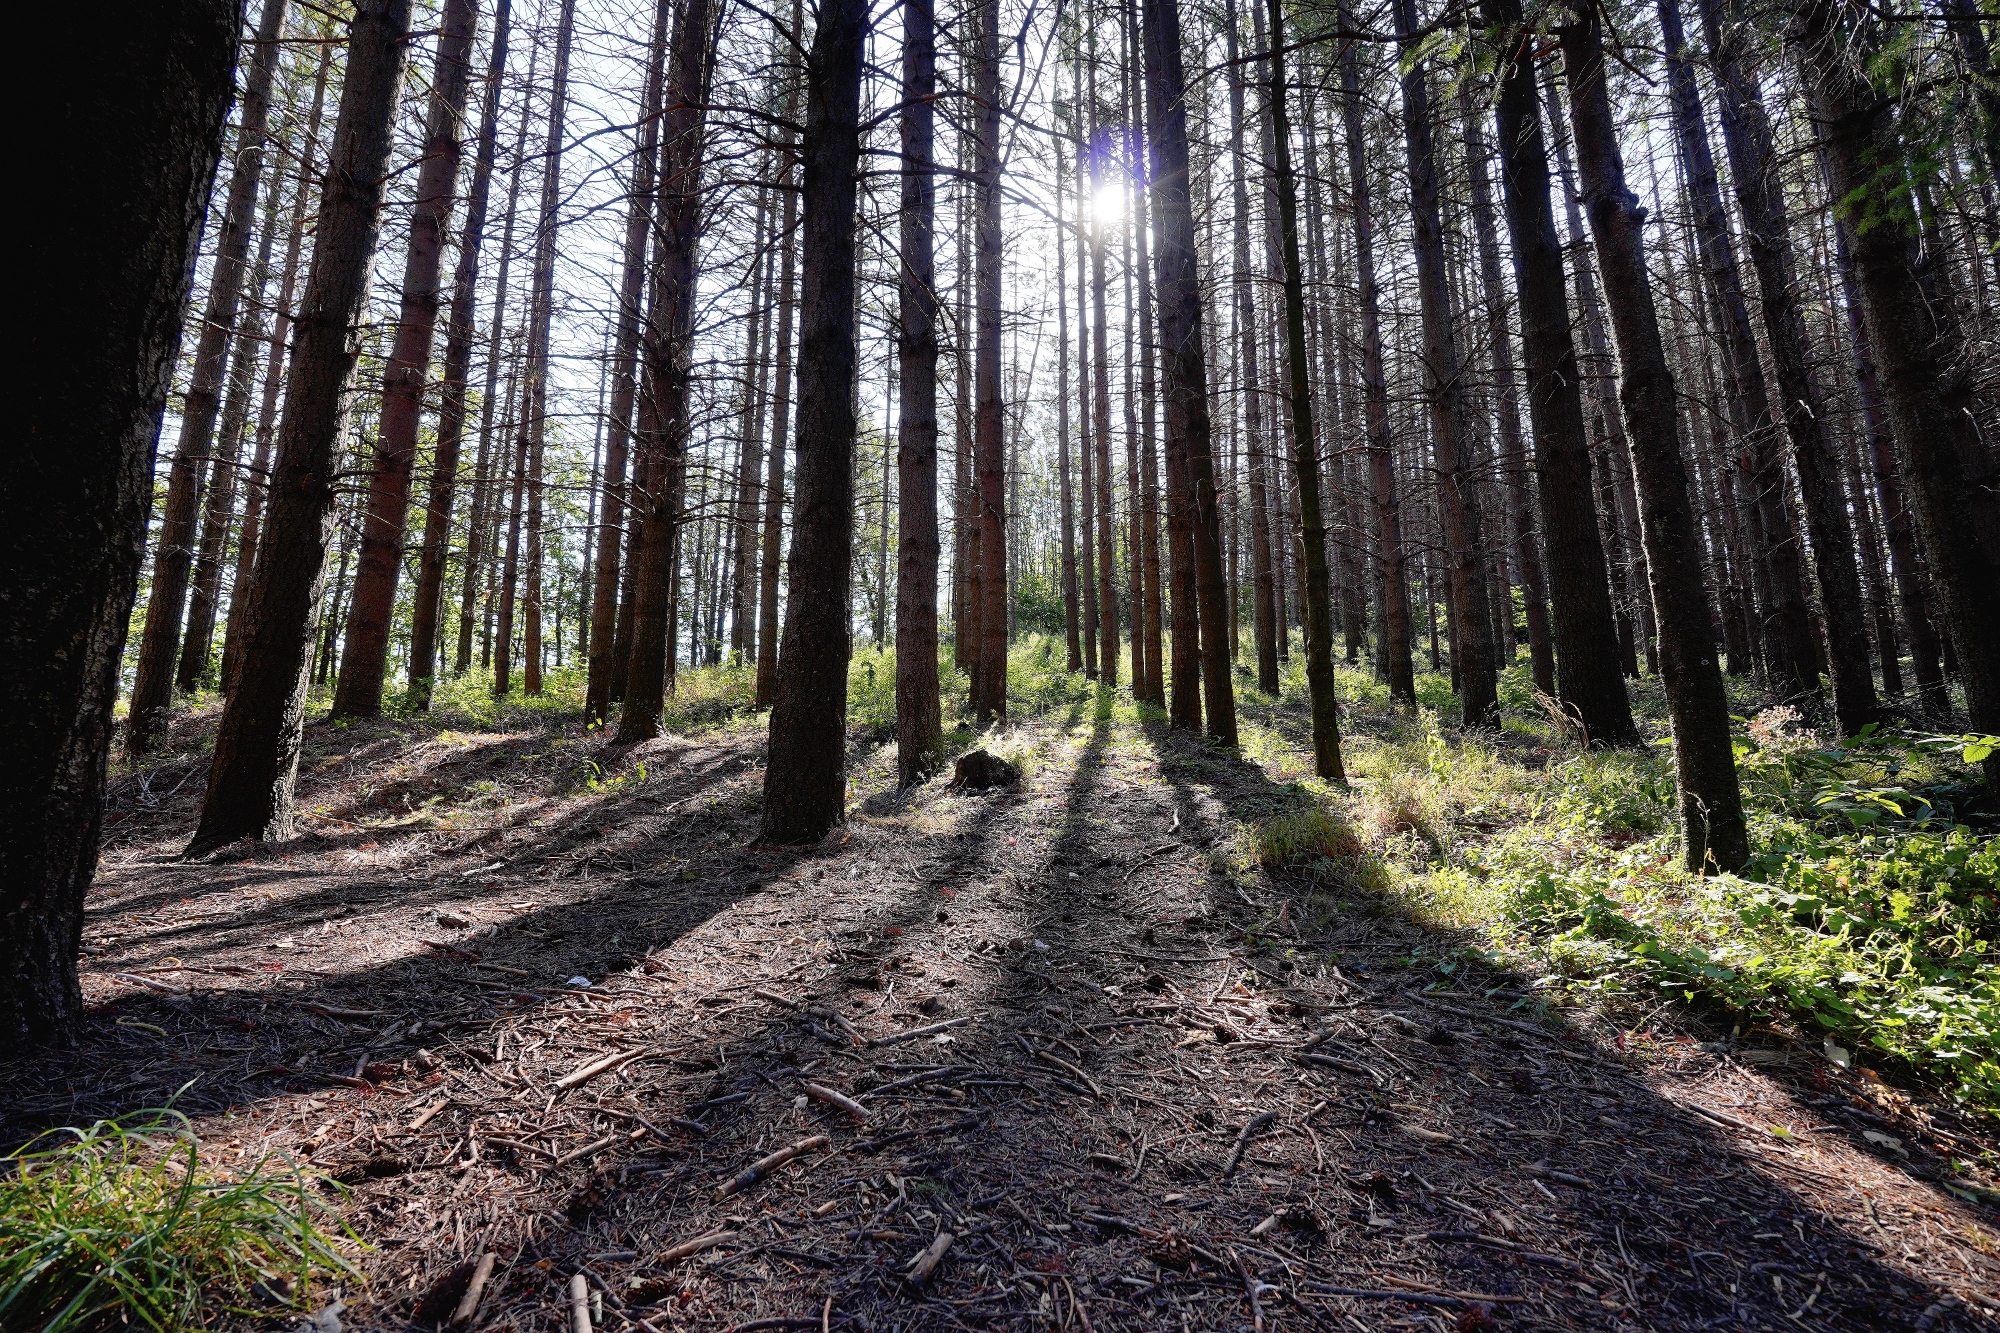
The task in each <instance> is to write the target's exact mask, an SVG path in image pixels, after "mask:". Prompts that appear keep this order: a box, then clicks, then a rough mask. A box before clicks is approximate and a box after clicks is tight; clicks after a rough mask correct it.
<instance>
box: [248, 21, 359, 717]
mask: <svg viewBox="0 0 2000 1333" xmlns="http://www.w3.org/2000/svg"><path fill="white" fill-rule="evenodd" d="M332 64H333V52H332V49H331V48H330V47H326V46H322V47H320V54H319V63H318V68H317V69H316V70H315V72H314V74H313V90H312V103H311V109H310V110H309V111H308V112H307V113H306V127H305V134H304V136H303V137H302V138H301V139H300V140H299V148H298V153H297V156H298V172H297V176H298V184H297V185H296V186H295V187H294V188H293V191H292V209H291V214H292V217H291V223H290V226H289V228H288V230H287V232H286V236H285V268H284V276H282V277H281V278H279V280H278V301H277V305H276V306H275V307H274V308H273V310H272V318H271V352H270V355H269V356H268V357H267V358H265V362H264V396H263V401H262V403H260V404H259V406H258V408H257V451H256V455H255V457H254V459H253V460H252V462H251V464H250V476H249V486H248V487H247V488H246V490H247V494H246V497H245V499H244V503H243V530H242V531H241V532H240V533H239V534H238V535H237V539H236V574H235V577H234V578H232V579H231V580H230V590H231V591H230V597H229V622H228V625H227V627H226V628H225V629H224V630H223V635H222V689H223V692H224V693H228V692H229V691H230V690H232V689H234V688H235V687H236V673H237V669H238V667H239V666H240V664H241V662H242V658H243V633H244V628H245V627H244V617H243V614H242V612H243V607H244V603H245V601H246V600H247V599H246V597H245V596H244V594H246V593H247V592H248V591H249V589H250V571H251V570H252V569H254V568H256V564H257V544H258V540H259V538H260V537H261V535H262V531H263V520H264V503H265V499H266V497H267V495H268V493H269V489H270V488H269V486H268V485H266V482H267V480H268V479H269V477H270V472H271V441H272V439H273V437H274V436H275V435H276V433H277V423H278V394H279V391H280V390H281V389H282V388H283V387H284V374H285V348H286V346H287V345H288V344H289V343H290V341H291V338H290V334H291V328H292V298H293V296H294V294H295V293H296V291H297V283H298V273H299V254H300V252H301V250H303V248H304V246H305V234H306V209H307V206H308V205H309V204H310V202H311V200H312V181H313V178H314V167H313V164H314V163H315V161H316V160H317V158H318V153H319V131H320V118H321V113H322V112H323V111H324V109H325V106H326V76H327V71H328V70H329V69H330V68H331V67H332Z"/></svg>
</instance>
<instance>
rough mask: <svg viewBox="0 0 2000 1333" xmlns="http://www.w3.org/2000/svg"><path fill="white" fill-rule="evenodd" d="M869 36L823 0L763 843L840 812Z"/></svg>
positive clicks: (853, 10) (812, 58)
mask: <svg viewBox="0 0 2000 1333" xmlns="http://www.w3.org/2000/svg"><path fill="white" fill-rule="evenodd" d="M696 3H702V0H696ZM867 41H868V6H867V3H866V0H825V2H824V3H823V4H822V5H821V7H820V11H819V24H818V27H817V29H816V30H815V32H814V33H813V41H812V49H811V52H810V54H809V55H808V56H807V59H806V132H805V140H804V160H805V179H804V182H803V190H802V195H803V203H804V207H805V213H804V236H803V244H802V246H801V249H802V252H803V259H804V265H803V267H804V270H805V271H804V275H803V277H804V282H803V291H802V293H801V299H800V302H799V307H800V321H799V322H800V329H799V419H798V450H799V467H798V500H797V504H796V507H795V509H794V511H793V512H794V517H793V521H792V549H791V554H790V557H789V564H790V567H791V574H790V577H791V588H792V595H791V598H790V600H789V602H788V603H787V605H786V608H785V640H784V645H783V647H782V649H781V650H780V652H779V655H778V690H777V699H776V701H775V703H774V704H773V705H772V708H771V730H770V742H769V750H768V759H767V761H766V764H765V769H764V826H763V834H762V836H763V839H764V840H765V841H766V842H775V843H809V842H816V841H818V840H819V839H820V838H821V837H823V836H824V835H825V834H826V832H827V831H828V830H829V829H831V828H832V827H833V826H834V825H835V824H838V823H839V822H840V821H841V819H842V817H843V815H844V814H845V812H846V798H847V774H846V766H845V760H846V753H847V661H848V654H849V650H850V647H851V643H850V626H849V621H848V593H849V586H850V580H851V577H852V570H853V558H854V550H853V546H854V531H853V526H852V520H853V498H854V472H853V462H854V375H855V348H854V289H855V268H854V256H855V242H854V231H855V194H856V174H857V173H856V168H857V166H858V164H859V162H860V157H861V130H860V115H861V111H860V103H861V70H862V62H863V53H864V51H865V50H866V47H867ZM1003 633H1004V621H1003Z"/></svg>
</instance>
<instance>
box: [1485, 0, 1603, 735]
mask: <svg viewBox="0 0 2000 1333" xmlns="http://www.w3.org/2000/svg"><path fill="white" fill-rule="evenodd" d="M1484 13H1485V15H1486V18H1487V21H1488V22H1489V23H1490V24H1492V25H1493V26H1494V27H1495V28H1496V29H1498V30H1499V32H1500V33H1501V34H1502V37H1501V40H1502V41H1504V42H1505V44H1506V45H1505V47H1504V50H1503V61H1502V64H1501V67H1500V71H1499V80H1500V86H1499V89H1498V92H1497V97H1496V99H1495V104H1494V122H1495V128H1496V130H1497V132H1498V134H1499V138H1500V179H1501V185H1502V193H1503V198H1504V201H1505V206H1506V213H1507V232H1508V238H1509V240H1510V241H1511V242H1512V243H1513V254H1514V290H1515V292H1516V293H1517V294H1518V296H1519V299H1520V303H1521V349H1522V360H1523V362H1524V363H1525V368H1526V371H1527V387H1528V420H1529V423H1530V425H1531V427H1532V428H1533V430H1534V435H1535V479H1536V483H1537V487H1536V489H1537V495H1538V497H1539V499H1540V502H1541V515H1542V538H1543V542H1544V543H1545V545H1546V547H1547V550H1548V558H1549V563H1548V576H1549V594H1550V608H1549V609H1550V617H1549V619H1550V624H1549V629H1550V638H1551V639H1552V640H1553V643H1554V647H1555V655H1556V697H1557V699H1558V700H1559V701H1560V702H1561V703H1562V705H1563V707H1564V709H1565V710H1566V711H1567V712H1569V713H1570V714H1571V716H1573V717H1574V718H1575V719H1576V720H1577V721H1578V722H1579V723H1580V724H1581V725H1582V726H1583V729H1584V732H1585V735H1586V736H1588V738H1589V739H1590V741H1591V743H1593V744H1601V745H1630V744H1635V743H1637V741H1638V739H1639V732H1638V728H1637V727H1636V726H1635V725H1634V724H1633V721H1632V705H1631V701H1630V700H1629V699H1628V698H1627V696H1626V693H1625V680H1624V675H1623V673H1622V672H1621V671H1620V670H1619V665H1618V630H1617V626H1616V623H1615V620H1614V617H1613V614H1612V608H1611V594H1610V582H1609V571H1608V569H1607V567H1606V562H1605V558H1604V544H1603V540H1602V538H1601V537H1600V536H1599V533H1598V524H1597V502H1596V500H1595V498H1594V497H1593V495H1592V491H1591V477H1590V436H1589V433H1588V431H1587V430H1586V428H1585V426H1584V419H1583V394H1582V388H1581V385H1582V379H1583V376H1582V372H1581V370H1580V369H1579V368H1578V366H1577V357H1576V341H1575V339H1574V338H1573V337H1572V336H1571V333H1570V328H1571V323H1570V311H1569V300H1568V297H1567V294H1566V291H1565V286H1564V281H1563V259H1562V244H1561V242H1560V241H1559V240H1558V239H1557V236H1556V219H1555V209H1554V205H1553V203H1552V201H1551V199H1550V194H1549V158H1548V150H1547V148H1546V146H1545V143H1544V140H1543V137H1542V123H1541V114H1540V111H1539V103H1540V100H1541V99H1540V95H1539V93H1538V92H1537V90H1536V84H1535V71H1534V66H1533V63H1532V52H1533V43H1534V40H1535V39H1534V35H1533V33H1532V32H1531V31H1527V30H1524V29H1523V28H1522V26H1521V6H1520V4H1519V0H1485V5H1484Z"/></svg>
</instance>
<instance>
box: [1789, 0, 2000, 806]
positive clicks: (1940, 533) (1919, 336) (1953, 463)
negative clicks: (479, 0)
mask: <svg viewBox="0 0 2000 1333" xmlns="http://www.w3.org/2000/svg"><path fill="white" fill-rule="evenodd" d="M1794 23H1795V25H1796V37H1797V44H1798V47H1799V50H1800V53H1801V56H1802V59H1803V64H1804V67H1805V73H1806V80H1805V81H1806V84H1807V86H1808V87H1809V88H1810V89H1811V92H1812V99H1813V107H1814V111H1815V113H1816V116H1815V118H1816V119H1817V121H1818V123H1819V127H1820V139H1821V144H1822V145H1823V148H1824V151H1825V153H1826V157H1827V163H1828V166H1829V168H1830V174H1831V176H1832V178H1833V193H1834V197H1835V198H1837V199H1843V200H1851V201H1855V202H1854V203H1853V204H1852V205H1851V207H1852V208H1853V209H1855V210H1858V211H1861V212H1862V213H1863V215H1864V216H1866V217H1868V218H1869V219H1870V225H1868V226H1867V227H1852V226H1851V225H1850V224H1849V223H1848V221H1847V220H1846V219H1843V225H1847V226H1849V235H1848V237H1847V244H1848V247H1849V252H1850V254H1851V255H1852V257H1853V261H1854V269H1855V276H1856V278H1857V279H1858V284H1857V285H1858V286H1859V287H1860V289H1861V297H1862V309H1863V310H1864V312H1865V313H1866V315H1867V322H1868V331H1869V333H1870V334H1871V335H1872V336H1871V338H1870V343H1871V350H1872V351H1873V352H1874V354H1875V364H1876V367H1877V370H1878V372H1879V374H1880V376H1881V385H1882V394H1883V399H1884V401H1885V403H1886V405H1887V407H1888V410H1889V418H1890V421H1891V422H1892V423H1893V424H1894V427H1895V433H1896V441H1897V443H1898V444H1899V445H1900V446H1901V454H1902V459H1901V461H1902V463H1903V472H1904V475H1905V476H1906V477H1907V478H1908V480H1909V483H1910V497H1909V498H1910V501H1911V507H1912V509H1914V510H1915V513H1916V519H1917V527H1918V530H1919V532H1920V533H1921V535H1922V537H1923V543H1924V551H1925V554H1926V555H1927V556H1929V558H1930V568H1931V574H1932V577H1933V578H1934V579H1935V580H1936V582H1937V588H1938V593H1939V601H1940V602H1941V604H1942V609H1943V611H1944V618H1945V622H1946V624H1947V626H1948V627H1949V629H1950V631H1951V638H1952V641H1953V646H1954V647H1955V648H1956V649H1957V656H1958V669H1959V677H1960V679H1961V680H1962V681H1963V683H1964V685H1965V702H1966V711H1967V713H1968V715H1969V717H1968V720H1969V721H1970V723H1971V725H1972V729H1973V730H1974V731H1976V732H1982V733H1986V734H1993V733H2000V553H1996V552H1995V550H1994V549H1993V547H1992V545H1991V544H1989V543H1988V542H1987V541H1986V540H1985V539H1984V535H1983V534H1984V532H1985V531H1990V530H1991V528H1992V526H1993V525H1994V524H1995V522H1996V519H2000V514H1996V509H2000V502H1996V500H1995V498H1994V496H1993V493H1992V492H1991V491H1990V490H1989V489H1985V488H1982V487H1981V486H1979V485H1977V484H1975V479H1974V477H1973V476H1972V475H1971V473H1972V468H1971V467H1969V466H1968V460H1969V459H1972V460H1977V459H1979V458H1980V457H1981V455H1982V454H1983V452H1984V450H1985V445H1984V443H1983V442H1982V441H1980V440H1978V439H1976V438H1971V437H1972V434H1973V431H1974V426H1973V424H1972V423H1973V421H1974V417H1973V411H1972V409H1973V405H1974V399H1973V384H1972V376H1971V364H1970V361H1969V360H1968V358H1967V348H1966V347H1965V343H1964V336H1963V333H1962V332H1961V330H1960V329H1959V328H1958V325H1957V320H1956V317H1955V315H1954V313H1953V311H1952V310H1951V307H1950V304H1949V302H1946V301H1939V300H1934V299H1931V296H1930V294H1929V293H1927V292H1926V291H1925V290H1924V282H1923V277H1924V275H1923V273H1922V271H1921V270H1920V268H1919V267H1918V266H1919V265H1921V264H1924V263H1936V262H1939V257H1938V256H1936V255H1935V254H1926V253H1923V252H1920V251H1919V249H1918V247H1917V239H1918V238H1917V236H1916V235H1915V234H1914V227H1913V224H1912V222H1911V221H1910V220H1909V218H1908V214H1907V212H1906V211H1905V209H1904V207H1903V197H1906V196H1904V195H1903V192H1904V191H1905V190H1906V189H1907V178H1906V166H1905V163H1906V158H1905V155H1904V154H1905V149H1904V145H1903V142H1902V134H1901V131H1900V128H1899V127H1898V126H1897V124H1896V122H1895V121H1894V119H1893V118H1892V108H1893V107H1894V106H1895V105H1896V103H1895V101H1894V99H1893V97H1891V96H1889V95H1887V94H1885V93H1884V92H1883V91H1882V90H1880V89H1878V88H1877V87H1876V86H1875V85H1874V84H1873V83H1872V82H1871V81H1870V79H1869V77H1868V76H1867V74H1866V73H1865V72H1864V70H1863V68H1862V67H1861V66H1860V65H1859V63H1858V62H1857V60H1856V55H1857V52H1856V50H1855V47H1856V46H1857V45H1858V46H1859V48H1860V51H1859V53H1858V54H1866V52H1867V51H1868V50H1871V49H1872V48H1874V47H1875V46H1876V45H1877V44H1878V42H1879V40H1880V34H1879V33H1877V32H1876V31H1875V29H1876V28H1877V26H1878V25H1877V24H1876V22H1875V21H1874V19H1873V17H1872V15H1871V14H1869V13H1866V12H1862V13H1857V12H1856V11H1855V10H1853V9H1851V8H1850V7H1849V6H1848V5H1847V4H1845V3H1843V0H1806V2H1805V3H1804V4H1802V5H1801V6H1800V8H1799V10H1798V11H1797V13H1796V14H1795V16H1794ZM1885 196H1886V197H1885ZM1891 199H1893V200H1894V202H1893V203H1891V202H1890V200H1891ZM1986 780H1987V784H1988V785H1989V786H2000V754H1996V755H1994V756H1993V757H1990V758H1989V759H1988V760H1987V761H1986Z"/></svg>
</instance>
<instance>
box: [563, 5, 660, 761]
mask: <svg viewBox="0 0 2000 1333" xmlns="http://www.w3.org/2000/svg"><path fill="white" fill-rule="evenodd" d="M673 10H674V3H673V0H659V3H658V4H657V5H656V6H655V8H654V11H653V32H652V38H651V41H650V43H649V46H648V51H649V55H648V58H647V62H646V84H645V89H644V91H643V92H642V93H641V100H640V111H641V116H640V121H639V134H638V142H637V143H636V144H635V145H634V146H633V157H632V182H631V196H630V198H629V199H628V200H627V202H626V209H625V250H624V254H623V256H622V257H621V260H620V268H619V280H618V316H617V324H616V326H615V328H614V330H613V332H612V343H611V394H610V397H611V403H610V419H609V421H608V422H607V424H606V427H605V444H604V481H603V486H604V490H603V497H604V512H603V513H602V514H601V515H600V516H599V518H598V527H597V568H596V569H595V571H593V574H592V583H591V590H590V621H591V625H592V626H593V628H594V630H595V632H594V633H593V634H592V636H591V640H590V654H589V659H588V661H589V666H588V670H587V673H586V676H585V681H584V700H583V715H584V720H585V721H586V722H604V721H607V720H609V718H610V716H611V701H612V689H611V684H612V678H613V677H614V676H615V675H617V674H618V672H617V671H616V670H615V669H614V667H613V661H614V655H615V653H616V650H617V649H618V648H619V647H620V646H624V647H626V649H627V652H628V653H629V651H630V648H629V645H621V643H620V641H619V638H618V632H617V622H618V600H619V599H618V589H619V584H620V574H621V573H623V572H624V570H623V567H622V566H621V564H620V561H619V558H618V557H619V554H620V552H621V551H622V550H623V549H624V547H625V543H626V540H627V538H628V537H629V536H630V531H631V524H630V522H629V514H630V503H629V499H630V497H629V496H628V494H627V489H626V472H627V470H628V469H629V468H630V466H631V448H632V409H633V405H634V402H635V400H636V398H637V394H638V386H637V376H636V370H637V366H638V360H639V334H640V329H639V321H640V316H641V313H642V311H643V309H644V300H645V288H646V259H647V239H648V237H649V236H650V235H651V234H652V228H653V195H654V192H655V191H654V171H655V169H656V168H657V166H658V163H659V156H660V101H661V83H662V80H663V79H664V78H665V77H666V62H667V39H668V37H669V32H670V26H671V24H672V22H673ZM627 629H628V632H629V629H630V627H629V626H627Z"/></svg>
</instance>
